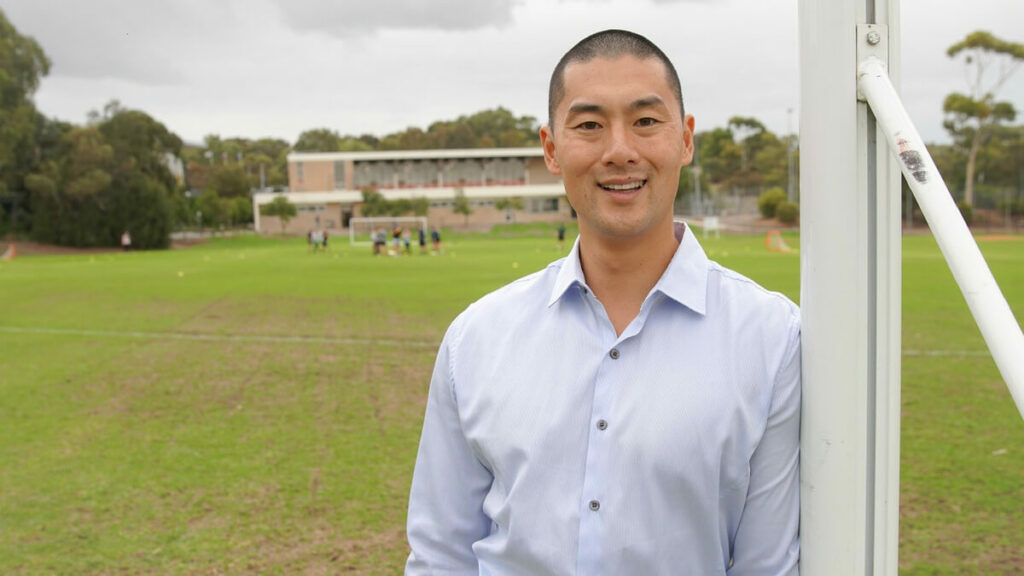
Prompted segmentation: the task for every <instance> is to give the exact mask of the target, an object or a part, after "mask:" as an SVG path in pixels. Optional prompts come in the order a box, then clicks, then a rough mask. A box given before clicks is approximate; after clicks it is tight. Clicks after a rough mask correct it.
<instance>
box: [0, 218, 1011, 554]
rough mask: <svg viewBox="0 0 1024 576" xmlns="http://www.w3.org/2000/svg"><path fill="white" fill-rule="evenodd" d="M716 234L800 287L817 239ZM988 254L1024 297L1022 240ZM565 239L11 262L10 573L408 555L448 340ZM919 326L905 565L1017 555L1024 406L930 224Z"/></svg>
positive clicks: (742, 256)
mask: <svg viewBox="0 0 1024 576" xmlns="http://www.w3.org/2000/svg"><path fill="white" fill-rule="evenodd" d="M570 236H571V234H570ZM787 242H788V243H789V244H790V245H791V246H794V247H796V246H797V245H798V243H799V242H798V239H797V238H796V237H793V236H788V237H787ZM705 247H706V249H707V251H708V252H709V254H710V255H711V257H712V258H714V259H716V260H718V261H720V262H722V263H723V264H725V265H727V266H730V267H733V268H736V269H738V270H740V271H741V272H743V273H745V274H747V275H749V276H751V277H753V278H754V279H756V280H758V281H760V282H761V283H762V284H764V285H766V286H767V287H769V288H772V289H776V290H780V291H782V292H785V293H787V294H788V295H790V296H791V297H792V298H794V300H797V292H798V290H799V274H798V268H799V256H798V255H797V254H795V253H792V254H771V253H768V252H767V251H766V250H765V249H764V239H763V238H762V237H723V238H721V239H719V240H714V239H708V240H707V241H705ZM567 250H568V246H567V247H566V248H565V251H567ZM982 250H983V251H984V252H985V254H986V256H987V257H988V258H989V261H990V263H991V266H992V268H993V271H994V272H995V274H996V277H997V279H998V280H999V281H1000V284H1001V285H1002V287H1003V289H1004V291H1005V292H1006V293H1007V297H1008V299H1009V300H1010V303H1011V306H1013V307H1014V309H1015V312H1016V313H1017V316H1018V318H1021V317H1024V266H1022V264H1024V240H1021V239H1018V240H1013V241H1003V242H984V243H982ZM414 251H415V247H414ZM559 255H560V251H559V249H558V247H557V246H556V245H555V242H554V233H553V230H552V229H550V228H547V227H536V226H516V227H506V228H502V229H501V230H499V231H497V232H495V233H492V234H488V235H475V236H469V237H458V236H453V235H451V234H448V235H446V243H445V253H444V254H443V255H440V256H421V255H419V254H415V253H414V255H413V256H411V257H402V258H388V257H378V258H374V257H372V256H371V255H370V249H369V248H362V247H360V248H351V247H349V246H348V245H347V244H345V243H344V239H340V238H339V239H337V240H336V241H335V242H334V243H333V245H332V247H331V250H330V252H328V253H323V254H310V253H308V252H307V251H306V247H305V241H304V239H300V240H279V239H266V238H256V237H240V238H232V239H218V240H214V241H212V242H210V243H208V244H205V245H201V246H196V247H193V248H190V249H187V250H179V251H167V252H153V253H129V254H122V253H116V254H109V255H105V254H100V255H82V256H45V257H43V256H40V257H22V258H19V259H17V260H14V261H11V262H2V263H0V296H2V297H3V302H4V305H3V308H2V312H0V398H2V400H0V573H2V574H41V573H46V574H135V573H161V574H221V573H227V574H249V573H263V574H292V573H308V574H333V573H339V572H346V573H355V574H395V573H399V572H400V571H401V566H402V564H403V562H404V558H405V556H406V554H407V548H406V544H405V540H404V520H405V505H406V498H407V491H408V484H409V479H410V476H411V473H412V465H413V460H414V457H415V451H416V446H417V442H418V436H419V428H420V423H421V419H422V412H423V406H424V398H425V393H426V388H427V383H428V378H429V372H430V369H431V366H432V363H433V357H434V352H435V350H436V345H437V343H438V342H439V341H440V339H441V336H442V335H443V333H444V330H445V328H446V326H447V324H448V322H450V321H451V319H452V318H453V317H454V316H455V315H456V314H457V313H458V312H459V311H460V310H461V309H462V308H464V307H465V306H466V305H467V304H468V303H470V302H472V301H473V300H475V299H476V298H478V297H480V296H481V295H483V294H484V293H486V292H487V291H489V290H492V289H494V288H497V287H498V286H500V285H502V284H504V283H506V282H508V281H509V280H512V279H514V278H516V277H519V276H521V275H523V274H526V273H528V272H531V271H534V270H538V269H540V268H542V267H543V266H545V265H546V264H547V263H548V262H549V261H551V260H553V259H555V258H557V257H558V256H559ZM903 332H904V347H905V349H906V351H907V353H906V354H905V355H904V359H903V366H904V368H903V404H904V411H903V457H902V501H903V502H902V510H901V515H902V525H901V544H902V545H901V567H902V570H901V573H906V574H1014V573H1020V572H1021V571H1024V553H1022V552H1021V550H1024V521H1022V514H1021V512H1022V508H1021V505H1020V502H1022V501H1024V425H1022V423H1021V419H1020V416H1019V415H1018V414H1017V412H1016V410H1015V408H1014V405H1013V403H1012V400H1011V399H1010V396H1009V393H1008V392H1007V390H1006V387H1005V385H1004V384H1003V383H1002V381H1001V379H1000V378H999V375H998V372H997V371H996V368H995V366H994V364H993V363H992V360H991V358H989V357H988V355H987V353H986V352H984V350H985V348H984V344H983V342H982V340H981V337H980V335H979V334H978V330H977V328H976V327H975V326H974V324H973V321H972V320H971V318H970V315H969V313H968V311H967V308H966V305H965V304H964V302H963V299H962V297H961V296H960V294H959V292H958V291H957V289H956V286H955V285H954V283H953V280H952V276H951V274H950V273H949V272H948V270H947V269H946V266H945V263H944V262H943V260H942V259H941V256H940V255H939V253H938V250H937V248H936V247H935V245H934V242H933V241H932V240H931V239H930V237H927V236H917V237H907V238H905V249H904V323H903ZM935 351H945V352H946V353H945V354H941V355H930V354H933V353H934V352H935Z"/></svg>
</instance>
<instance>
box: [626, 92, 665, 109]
mask: <svg viewBox="0 0 1024 576" xmlns="http://www.w3.org/2000/svg"><path fill="white" fill-rule="evenodd" d="M657 106H666V104H665V101H664V100H662V99H661V98H660V97H658V96H657V95H654V94H652V95H651V96H647V97H646V98H640V99H639V100H634V101H633V103H632V104H630V105H629V109H630V110H641V109H643V108H654V107H657Z"/></svg>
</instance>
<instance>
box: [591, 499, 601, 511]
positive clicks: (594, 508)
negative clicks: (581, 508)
mask: <svg viewBox="0 0 1024 576" xmlns="http://www.w3.org/2000/svg"><path fill="white" fill-rule="evenodd" d="M600 509H601V503H600V502H598V501H597V500H591V501H590V510H591V511H592V512H597V511H598V510H600Z"/></svg>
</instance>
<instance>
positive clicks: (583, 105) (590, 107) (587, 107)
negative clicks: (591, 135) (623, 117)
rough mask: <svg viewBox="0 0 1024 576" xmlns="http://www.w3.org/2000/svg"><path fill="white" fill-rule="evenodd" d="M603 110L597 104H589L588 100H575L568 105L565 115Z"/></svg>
mask: <svg viewBox="0 0 1024 576" xmlns="http://www.w3.org/2000/svg"><path fill="white" fill-rule="evenodd" d="M603 110H604V108H602V107H601V106H600V105H598V104H590V103H588V102H576V103H575V104H573V105H572V106H569V111H568V112H566V115H567V116H572V115H573V114H586V113H588V112H595V113H600V112H602V111H603Z"/></svg>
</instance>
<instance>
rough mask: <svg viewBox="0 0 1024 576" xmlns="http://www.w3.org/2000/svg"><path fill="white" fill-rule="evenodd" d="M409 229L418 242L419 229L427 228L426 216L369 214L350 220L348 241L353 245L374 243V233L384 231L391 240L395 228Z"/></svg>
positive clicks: (387, 240) (385, 237) (386, 240)
mask: <svg viewBox="0 0 1024 576" xmlns="http://www.w3.org/2000/svg"><path fill="white" fill-rule="evenodd" d="M399 227H400V228H402V231H403V232H404V231H406V230H408V231H409V233H410V234H411V235H412V237H413V239H414V240H413V241H414V242H418V240H417V239H416V238H417V235H418V232H417V231H418V230H419V229H420V228H423V229H424V230H426V229H427V218H426V216H372V217H371V216H368V217H361V218H360V217H356V218H352V219H350V220H349V221H348V243H349V244H350V245H352V246H371V245H373V234H374V233H375V232H383V233H384V240H385V242H389V243H390V242H391V237H392V236H391V235H392V233H393V232H394V230H395V228H399Z"/></svg>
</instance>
